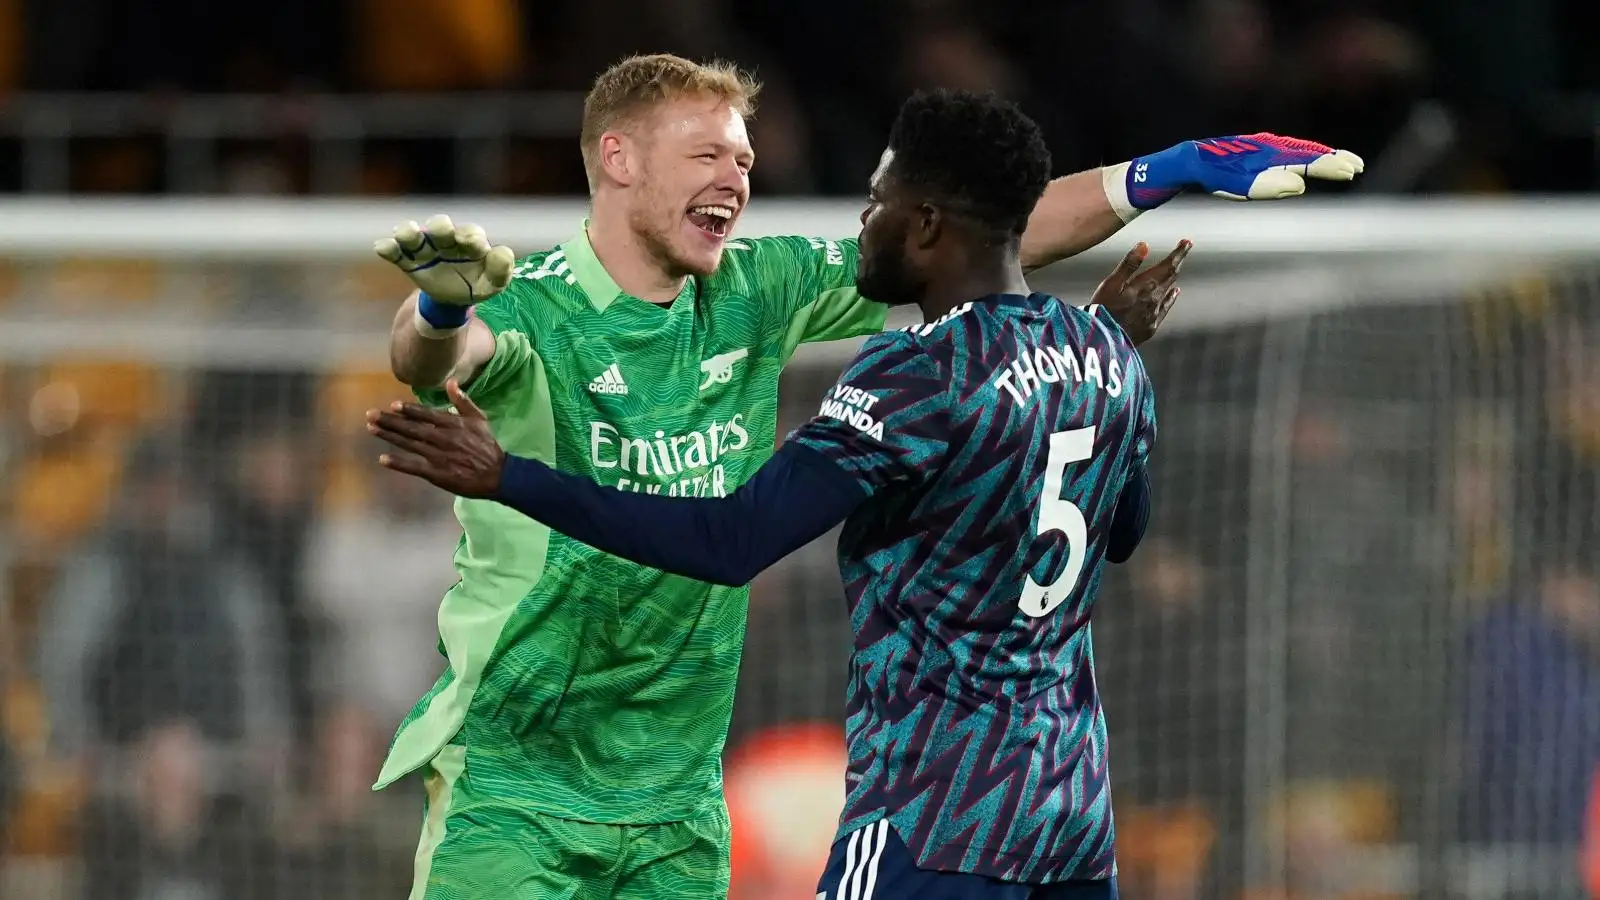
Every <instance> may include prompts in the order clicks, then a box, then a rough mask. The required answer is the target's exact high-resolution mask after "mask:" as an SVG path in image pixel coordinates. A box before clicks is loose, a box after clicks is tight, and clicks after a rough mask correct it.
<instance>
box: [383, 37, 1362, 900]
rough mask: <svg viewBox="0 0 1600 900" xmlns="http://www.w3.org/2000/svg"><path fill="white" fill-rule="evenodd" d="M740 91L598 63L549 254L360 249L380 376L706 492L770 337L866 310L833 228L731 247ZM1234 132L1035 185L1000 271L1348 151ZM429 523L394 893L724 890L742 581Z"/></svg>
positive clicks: (546, 451)
mask: <svg viewBox="0 0 1600 900" xmlns="http://www.w3.org/2000/svg"><path fill="white" fill-rule="evenodd" d="M755 93H756V86H755V85H754V84H753V83H752V82H751V81H750V80H749V79H748V77H747V76H745V75H743V74H742V73H740V72H738V71H736V70H735V69H733V68H731V67H728V66H724V65H721V64H714V65H699V64H696V63H692V62H689V61H687V60H684V59H680V58H677V57H673V56H665V55H659V56H646V57H635V58H631V59H628V60H625V61H624V62H621V63H619V64H617V65H616V66H614V67H612V68H611V69H610V70H608V71H606V72H605V73H604V74H602V75H601V76H600V77H599V79H598V80H597V81H596V82H595V85H594V88H593V90H592V91H591V92H590V94H589V96H588V99H587V101H586V103H585V107H584V121H583V128H582V151H583V158H584V163H585V166H586V169H587V171H588V176H589V182H590V189H591V194H592V207H591V214H590V218H589V219H588V220H587V221H586V222H583V223H577V222H575V223H573V225H574V236H573V237H572V238H571V239H570V240H569V241H567V242H566V243H565V244H562V245H561V246H560V247H557V248H555V249H552V250H548V251H543V252H539V253H535V254H533V255H531V256H528V257H526V258H524V259H523V260H521V261H520V262H517V261H515V260H514V258H513V254H512V252H511V251H510V250H509V249H507V248H505V247H491V246H490V244H489V241H488V239H487V237H486V236H485V235H484V233H483V231H482V230H481V229H477V228H474V227H472V226H465V225H463V226H459V227H458V226H456V225H454V224H452V223H451V222H450V221H449V220H448V219H447V218H444V217H437V218H434V219H432V220H430V221H429V222H428V223H427V224H426V226H418V225H416V224H415V223H406V224H404V225H402V226H400V227H399V228H397V229H396V230H395V233H394V235H393V237H392V238H386V239H384V240H381V241H379V242H378V244H377V252H378V253H379V255H380V256H382V257H383V258H385V259H387V260H389V261H391V262H393V263H395V264H396V265H397V266H398V267H399V268H400V269H402V270H403V271H405V272H406V273H407V274H408V276H409V277H410V278H411V279H412V281H413V282H414V283H415V284H416V285H417V287H418V288H419V292H417V293H414V294H413V295H412V296H411V297H410V298H409V299H407V300H406V302H405V303H404V305H403V306H402V307H401V309H400V311H399V314H398V315H397V317H396V319H395V323H394V330H393V335H392V342H391V360H392V364H393V368H394V373H395V375H396V376H397V377H398V378H399V379H400V380H401V381H403V382H405V383H407V384H409V385H411V386H413V388H414V389H415V390H416V392H417V395H418V396H419V397H420V398H421V399H422V400H424V401H425V402H428V403H431V404H437V405H441V406H442V405H445V404H447V403H448V401H447V400H446V398H445V396H444V392H443V391H442V390H441V389H440V386H441V385H443V384H444V383H445V381H446V380H448V379H451V378H454V379H457V380H459V381H460V382H461V383H463V384H465V385H466V386H467V393H468V394H469V395H470V396H471V397H472V399H473V401H474V402H476V403H477V404H478V405H479V406H480V407H481V408H482V409H483V410H484V411H485V412H486V414H487V415H488V417H489V419H490V422H491V425H492V427H493V429H494V432H495V436H496V438H497V439H498V440H499V442H500V444H501V445H502V446H504V447H505V449H506V451H507V452H510V453H515V454H518V455H521V456H528V457H533V458H536V459H539V460H542V461H544V462H546V463H548V464H550V465H552V466H555V467H557V468H559V469H562V470H564V471H568V472H573V473H577V474H582V475H586V476H589V477H592V478H595V479H597V480H599V481H601V482H603V483H607V484H611V485H614V486H616V487H617V488H619V489H621V490H628V491H646V492H651V493H663V494H669V495H674V496H696V497H703V496H722V495H725V494H728V493H731V492H732V491H733V490H734V489H735V488H737V487H738V486H739V485H740V484H741V483H743V482H744V481H745V480H746V479H747V478H748V477H750V476H751V475H752V474H753V473H755V471H756V470H757V469H758V468H759V467H760V466H761V464H762V463H763V462H764V461H765V460H766V459H767V458H768V457H769V456H770V455H771V453H772V451H773V446H774V442H775V438H776V429H777V412H778V378H779V374H780V372H781V371H782V369H783V367H784V365H785V364H786V363H787V362H788V360H789V358H790V356H791V355H792V354H793V353H794V351H795V348H796V347H797V346H798V345H800V344H802V343H805V342H808V341H828V340H835V339H839V338H846V337H852V336H861V335H866V334H870V333H874V332H876V331H878V330H880V329H881V328H882V327H883V325H884V318H885V307H883V306H881V305H879V304H876V303H873V302H871V301H869V300H867V299H865V298H862V297H861V296H860V295H859V294H857V293H856V292H855V290H854V288H853V284H854V281H855V274H856V245H855V242H854V241H853V240H847V241H836V240H820V239H808V238H804V237H798V238H787V237H783V238H756V239H737V238H734V237H733V236H732V230H733V227H734V225H735V223H736V222H737V221H738V218H739V215H740V213H741V212H742V211H743V210H744V208H745V204H746V202H747V201H748V199H749V171H750V167H751V166H752V165H753V163H754V161H755V156H754V153H753V151H752V149H751V147H750V144H749V141H748V138H747V136H746V131H745V119H746V118H747V117H748V116H749V115H750V114H751V112H752V107H753V102H754V95H755ZM1262 137H1263V136H1249V137H1247V138H1237V139H1229V140H1230V141H1243V142H1245V146H1246V147H1251V146H1254V145H1253V144H1251V143H1250V141H1252V140H1254V143H1255V145H1260V146H1255V149H1257V150H1261V151H1263V153H1264V154H1265V155H1264V156H1263V157H1262V158H1261V159H1257V160H1255V161H1254V162H1251V161H1250V154H1249V153H1248V152H1246V151H1244V150H1242V149H1241V150H1238V152H1233V151H1231V150H1230V154H1225V155H1222V156H1218V155H1217V152H1216V151H1215V150H1209V151H1208V150H1206V149H1205V147H1204V146H1203V143H1202V142H1187V143H1186V144H1183V145H1179V146H1178V147H1175V148H1173V149H1172V150H1169V151H1164V154H1165V155H1164V154H1156V155H1154V156H1152V157H1146V158H1142V159H1141V160H1133V161H1130V162H1129V163H1124V164H1122V165H1121V166H1116V167H1109V168H1107V169H1101V170H1095V171H1091V172H1086V173H1080V174H1078V175H1073V176H1069V177H1066V178H1062V179H1058V180H1057V181H1056V182H1054V183H1053V184H1052V185H1051V187H1050V189H1049V191H1048V192H1047V193H1046V194H1045V197H1044V199H1043V200H1042V201H1041V202H1040V204H1039V206H1038V209H1037V211H1036V212H1035V213H1034V215H1033V217H1032V219H1031V220H1030V222H1029V230H1028V233H1027V235H1026V237H1025V239H1024V243H1023V253H1024V255H1025V259H1024V263H1025V265H1027V266H1029V267H1038V266H1042V265H1046V264H1048V263H1050V262H1054V261H1056V260H1058V259H1062V258H1065V257H1068V256H1071V255H1073V254H1074V253H1077V252H1079V251H1080V250H1083V249H1085V248H1087V247H1090V246H1093V245H1095V244H1097V243H1099V242H1100V241H1102V240H1104V239H1105V238H1106V237H1108V236H1110V235H1111V234H1113V233H1115V232H1116V230H1117V229H1118V228H1120V227H1121V226H1122V225H1123V224H1124V223H1125V222H1126V221H1128V220H1130V219H1131V218H1132V217H1133V216H1134V215H1136V214H1138V213H1139V212H1140V211H1142V210H1144V209H1147V208H1153V206H1155V205H1158V204H1159V203H1160V202H1162V201H1164V200H1165V199H1166V198H1167V197H1170V196H1171V195H1173V194H1176V193H1178V192H1179V191H1181V190H1185V189H1196V190H1208V191H1212V192H1216V193H1222V194H1225V195H1226V196H1230V197H1233V198H1234V199H1274V198H1277V197H1285V196H1292V195H1294V194H1298V193H1301V192H1302V191H1303V190H1304V181H1303V179H1302V176H1304V175H1311V176H1313V177H1328V178H1336V179H1346V180H1347V179H1348V178H1350V177H1353V176H1354V174H1355V173H1356V172H1357V171H1359V169H1360V161H1359V160H1358V159H1355V158H1354V157H1352V156H1350V155H1349V154H1344V153H1337V152H1334V151H1332V150H1331V149H1329V148H1326V147H1320V145H1312V144H1309V143H1305V142H1302V143H1303V145H1304V146H1305V147H1320V150H1318V151H1316V152H1314V153H1312V152H1310V151H1309V150H1307V151H1305V152H1306V153H1308V154H1309V155H1308V156H1307V157H1306V158H1305V159H1303V160H1300V161H1298V162H1296V161H1295V160H1294V159H1293V158H1284V157H1282V156H1281V154H1282V153H1283V152H1284V150H1283V148H1282V147H1281V146H1280V147H1271V148H1268V147H1267V144H1266V142H1265V141H1263V140H1258V139H1259V138H1262ZM1275 140H1279V141H1282V140H1284V139H1281V138H1277V139H1275ZM1196 148H1200V149H1196ZM1273 154H1280V155H1273ZM1209 157H1215V158H1216V159H1219V160H1222V159H1226V165H1221V164H1214V163H1213V161H1212V160H1210V159H1208V158H1209ZM1207 166H1212V169H1211V170H1207V168H1206V167H1207ZM1252 166H1254V167H1255V168H1254V171H1252V168H1251V167H1252ZM1208 171H1209V173H1210V174H1208ZM1163 173H1165V174H1163ZM1197 173H1198V174H1197ZM1208 178H1209V179H1211V180H1210V181H1208V180H1207V179H1208ZM1162 179H1166V180H1162ZM1152 191H1155V192H1157V193H1152ZM1160 191H1170V193H1168V194H1166V196H1159V195H1158V194H1159V192H1160ZM1186 250H1187V247H1186V246H1184V247H1181V248H1180V250H1178V251H1176V252H1175V254H1174V256H1173V257H1169V259H1168V261H1167V262H1165V263H1163V266H1164V267H1165V269H1164V270H1163V266H1158V267H1156V269H1152V270H1149V271H1151V272H1162V273H1163V274H1161V275H1160V276H1159V277H1158V278H1157V279H1156V280H1155V281H1154V282H1152V281H1150V280H1146V281H1145V282H1144V284H1146V285H1149V284H1152V283H1157V284H1159V285H1160V287H1161V289H1160V290H1159V292H1158V293H1159V296H1152V297H1146V298H1144V299H1143V300H1142V301H1141V303H1142V305H1138V304H1136V305H1132V306H1130V307H1129V308H1128V310H1124V311H1123V312H1124V314H1126V315H1129V316H1130V317H1134V318H1137V317H1139V316H1146V317H1148V319H1149V320H1150V321H1152V322H1153V321H1158V320H1159V317H1160V315H1161V314H1164V312H1165V309H1166V307H1167V306H1169V305H1170V303H1171V301H1172V299H1173V297H1174V296H1175V289H1173V290H1169V289H1168V288H1167V286H1168V284H1169V282H1170V278H1171V275H1172V274H1173V272H1175V269H1176V264H1177V261H1178V259H1180V258H1181V256H1182V254H1183V253H1184V252H1186ZM1140 258H1141V256H1139V255H1132V256H1130V260H1129V264H1128V265H1127V266H1126V267H1125V269H1124V270H1122V271H1121V273H1120V274H1121V277H1124V278H1125V277H1127V275H1129V274H1131V272H1132V270H1134V269H1137V268H1138V264H1139V259H1140ZM1113 311H1114V312H1116V310H1113ZM1138 325H1139V323H1138V322H1130V323H1129V331H1130V332H1135V331H1136V330H1137V328H1138ZM1135 338H1136V339H1137V338H1138V335H1137V334H1135ZM457 514H458V515H459V517H460V519H461V523H462V526H463V529H464V532H465V534H464V536H463V539H462V541H461V543H460V544H459V546H458V547H457V549H456V565H457V568H458V570H459V571H460V574H461V581H460V582H459V583H458V584H457V585H456V586H455V587H454V588H452V589H451V590H450V592H449V593H447V594H446V595H445V597H444V600H443V603H442V605H441V607H440V611H439V631H440V644H441V648H442V650H443V652H444V654H445V656H446V658H447V660H448V665H447V667H446V668H445V671H444V674H443V675H442V676H441V677H440V678H439V681H438V682H437V684H435V685H434V687H433V689H432V690H430V691H429V692H428V694H427V695H426V696H425V697H423V698H422V700H421V701H419V702H418V703H417V705H416V707H415V708H414V709H413V711H412V712H411V713H410V715H408V716H407V717H406V719H405V721H404V722H403V723H402V724H401V726H400V729H399V732H398V734H397V735H396V736H395V739H394V742H393V745H392V747H391V749H390V752H389V756H388V759H387V761H386V762H385V763H384V766H383V770H382V773H381V774H380V776H379V779H378V783H377V785H376V787H378V788H382V787H384V786H386V785H389V784H391V783H393V782H394V781H395V780H397V779H399V778H401V777H403V776H405V775H406V774H408V773H410V772H412V771H420V772H421V774H422V776H423V779H424V782H425V786H426V794H427V801H426V811H425V816H424V822H423V831H422V838H421V842H420V844H419V846H418V849H417V857H416V873H415V882H414V885H413V888H412V894H411V896H412V897H413V898H414V900H424V898H426V900H469V898H470V900H477V898H529V900H532V898H580V900H581V898H612V897H615V898H630V900H631V898H637V900H667V898H686V900H718V898H722V897H724V896H725V895H726V893H727V884H728V841H729V833H728V818H727V812H726V809H725V807H724V804H723V797H722V772H721V756H722V750H723V743H724V740H725V739H726V736H727V730H728V725H729V720H730V717H731V714H732V710H733V697H734V683H735V678H736V676H737V673H738V669H739V657H740V651H741V648H742V645H743V641H744V631H745V613H746V602H747V599H748V591H747V589H745V588H727V587H716V586H712V585H709V584H706V583H703V582H697V581H692V580H690V579H687V578H682V577H678V576H673V575H667V574H665V573H663V572H661V571H659V570H655V569H649V568H645V567H642V566H638V565H635V564H633V563H629V562H626V561H623V560H621V559H618V558H616V557H612V556H608V555H605V554H603V553H600V552H599V551H597V550H594V549H592V548H590V547H588V546H586V545H583V544H580V543H577V542H575V541H572V540H570V539H568V538H566V537H565V536H563V535H561V534H558V533H553V532H551V531H550V530H549V529H547V528H545V527H544V526H542V525H540V524H538V523H537V522H534V521H533V520H531V519H528V518H526V517H524V516H522V515H521V514H519V513H516V512H514V511H512V510H510V509H508V508H506V507H503V506H500V505H498V504H496V503H494V502H492V501H484V500H458V501H457Z"/></svg>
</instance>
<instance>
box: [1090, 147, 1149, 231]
mask: <svg viewBox="0 0 1600 900" xmlns="http://www.w3.org/2000/svg"><path fill="white" fill-rule="evenodd" d="M1132 166H1133V163H1132V162H1131V161H1130V162H1125V163H1117V164H1116V165H1114V166H1101V167H1100V185H1101V187H1103V188H1105V192H1106V200H1107V201H1108V202H1110V204H1111V211H1112V212H1114V213H1116V214H1117V218H1119V219H1121V220H1122V224H1124V225H1126V224H1128V223H1129V222H1132V221H1133V220H1134V219H1136V218H1138V217H1139V214H1140V213H1142V212H1144V210H1142V209H1138V208H1136V207H1135V206H1134V205H1133V200H1132V199H1130V198H1129V197H1128V170H1129V169H1130V168H1131V167H1132Z"/></svg>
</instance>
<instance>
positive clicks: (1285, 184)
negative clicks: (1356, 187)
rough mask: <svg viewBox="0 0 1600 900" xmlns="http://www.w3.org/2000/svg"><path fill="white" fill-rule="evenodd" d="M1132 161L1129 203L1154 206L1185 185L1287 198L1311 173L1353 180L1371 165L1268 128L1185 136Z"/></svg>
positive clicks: (1238, 196)
mask: <svg viewBox="0 0 1600 900" xmlns="http://www.w3.org/2000/svg"><path fill="white" fill-rule="evenodd" d="M1127 166H1128V168H1127V173H1126V176H1125V177H1126V184H1125V187H1126V189H1127V203H1128V205H1129V206H1131V207H1132V209H1133V210H1134V211H1139V210H1148V209H1154V208H1156V207H1157V206H1160V205H1161V204H1163V203H1165V202H1167V201H1168V200H1171V199H1172V198H1173V197H1175V196H1177V195H1178V194H1180V193H1182V192H1184V191H1204V192H1206V193H1208V194H1213V195H1215V196H1218V197H1225V198H1227V199H1229V200H1282V199H1284V198H1287V197H1298V196H1299V195H1301V194H1304V193H1305V192H1306V179H1308V178H1315V179H1320V180H1323V181H1352V180H1354V179H1355V177H1356V176H1357V175H1360V174H1361V173H1362V171H1364V170H1365V169H1366V163H1365V162H1363V161H1362V160H1361V157H1359V156H1357V155H1355V154H1354V153H1351V152H1350V151H1348V150H1335V149H1334V148H1332V147H1330V146H1328V145H1327V144H1319V143H1317V142H1316V141H1308V140H1303V139H1301V138H1293V137H1284V136H1282V135H1277V134H1272V133H1270V132H1265V131H1262V132H1258V133H1256V134H1240V135H1232V136H1229V137H1218V138H1206V139H1204V140H1199V141H1184V142H1183V143H1181V144H1175V145H1173V146H1171V147H1168V148H1167V149H1165V150H1163V151H1161V152H1160V153H1153V154H1151V155H1149V156H1141V157H1138V158H1137V159H1134V160H1133V161H1131V162H1130V163H1128V164H1127ZM1118 202H1119V200H1118V199H1117V198H1114V199H1113V203H1114V204H1116V203H1118ZM1124 218H1127V216H1124Z"/></svg>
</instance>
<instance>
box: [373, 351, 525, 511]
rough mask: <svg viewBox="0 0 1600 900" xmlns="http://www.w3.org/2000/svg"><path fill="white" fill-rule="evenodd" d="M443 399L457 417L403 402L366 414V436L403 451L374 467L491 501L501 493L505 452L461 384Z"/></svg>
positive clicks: (449, 388)
mask: <svg viewBox="0 0 1600 900" xmlns="http://www.w3.org/2000/svg"><path fill="white" fill-rule="evenodd" d="M445 393H446V394H447V395H448V396H449V397H450V402H451V404H453V405H454V406H455V408H456V412H454V413H449V412H444V411H442V410H437V409H429V408H428V407H426V406H422V405H420V404H416V403H401V402H396V403H393V404H391V405H390V407H389V409H388V410H387V411H379V410H376V409H369V410H367V431H368V432H369V433H371V434H373V435H375V436H377V437H379V438H381V439H382V440H384V441H387V442H388V443H389V444H391V445H393V446H394V447H395V448H396V449H398V450H401V451H403V452H400V453H385V454H383V455H382V456H380V457H378V463H379V464H380V465H382V466H383V467H384V468H386V469H393V470H394V471H396V472H403V473H405V474H407V475H414V476H416V477H417V478H421V479H423V480H425V481H428V482H429V483H431V484H433V485H435V486H436V487H441V488H444V489H445V490H447V491H449V492H450V493H452V494H456V495H458V496H462V497H471V498H474V499H483V498H489V497H493V496H495V494H497V493H498V492H499V490H500V470H501V468H502V467H503V466H504V465H505V457H506V453H505V450H503V449H501V447H500V443H499V442H498V441H496V440H495V439H494V435H493V434H492V433H491V432H490V431H489V418H488V417H487V416H485V415H484V414H483V410H481V409H479V408H478V405H477V404H476V403H473V402H472V399H471V398H470V397H468V396H467V395H466V394H465V393H463V392H462V390H461V385H460V384H458V383H457V382H456V381H454V380H451V381H449V382H446V384H445Z"/></svg>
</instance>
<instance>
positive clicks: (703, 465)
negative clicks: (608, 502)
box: [589, 414, 750, 497]
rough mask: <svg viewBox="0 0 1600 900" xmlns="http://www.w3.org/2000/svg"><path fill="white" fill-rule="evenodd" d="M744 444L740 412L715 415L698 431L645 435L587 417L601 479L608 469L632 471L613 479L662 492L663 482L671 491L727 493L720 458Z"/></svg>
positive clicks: (620, 485) (592, 458) (626, 486)
mask: <svg viewBox="0 0 1600 900" xmlns="http://www.w3.org/2000/svg"><path fill="white" fill-rule="evenodd" d="M748 446H750V432H749V431H747V430H746V429H745V427H744V415H743V414H735V415H734V417H733V418H732V419H729V420H728V421H727V422H722V421H718V420H716V419H713V420H712V421H711V424H710V425H709V426H708V427H706V428H705V429H704V430H701V431H691V432H689V433H688V434H674V435H670V436H669V435H668V434H667V433H666V432H665V431H660V430H658V431H656V433H655V435H654V436H653V437H648V438H634V437H628V436H626V435H624V434H622V433H621V432H620V431H618V430H617V427H616V426H615V425H612V424H610V423H609V422H590V423H589V463H590V464H591V465H592V466H594V469H595V473H596V475H597V476H599V477H600V478H601V479H602V480H604V479H605V477H606V476H605V473H606V471H607V470H610V469H616V470H618V471H620V472H626V473H628V474H629V475H632V476H636V477H633V478H628V477H623V478H619V479H617V483H616V487H617V489H618V490H624V491H643V492H645V493H647V494H660V493H663V490H662V489H663V488H665V489H666V490H665V491H664V493H666V494H667V495H668V496H671V497H726V496H728V473H727V470H726V469H725V468H724V467H723V465H722V463H721V462H720V460H721V459H722V458H723V457H725V456H727V455H728V454H730V453H737V452H739V451H741V450H743V449H745V448H746V447H748ZM640 479H649V480H648V481H643V480H640Z"/></svg>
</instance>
